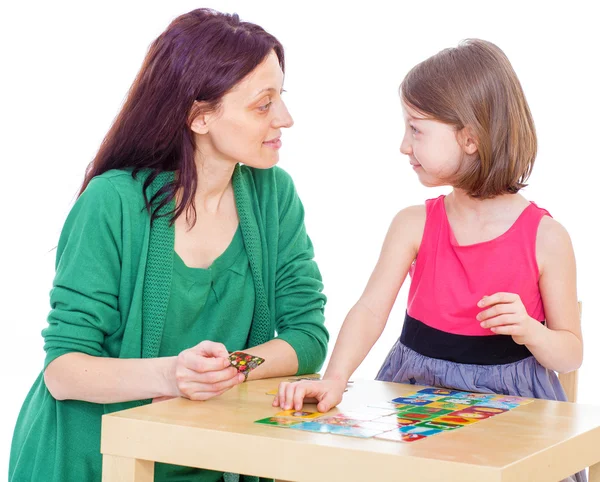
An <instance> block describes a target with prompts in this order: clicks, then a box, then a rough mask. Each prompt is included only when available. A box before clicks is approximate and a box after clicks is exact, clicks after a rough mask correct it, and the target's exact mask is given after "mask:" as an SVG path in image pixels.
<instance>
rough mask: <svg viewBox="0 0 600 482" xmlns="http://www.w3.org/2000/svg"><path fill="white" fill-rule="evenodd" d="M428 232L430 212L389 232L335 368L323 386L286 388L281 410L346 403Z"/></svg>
mask: <svg viewBox="0 0 600 482" xmlns="http://www.w3.org/2000/svg"><path fill="white" fill-rule="evenodd" d="M424 226H425V206H412V207H409V208H406V209H404V210H402V211H400V212H399V213H398V214H397V215H396V217H395V218H394V220H393V221H392V224H391V226H390V228H389V230H388V233H387V236H386V238H385V241H384V244H383V247H382V250H381V254H380V257H379V260H378V262H377V265H376V266H375V269H374V270H373V273H372V274H371V277H370V279H369V281H368V283H367V286H366V288H365V290H364V292H363V294H362V296H361V297H360V299H359V300H358V302H357V303H356V304H355V305H354V307H353V308H352V309H351V310H350V312H349V313H348V315H347V316H346V319H345V320H344V323H343V325H342V329H341V331H340V334H339V336H338V338H337V341H336V344H335V348H334V350H333V354H332V357H331V360H330V363H329V365H328V367H327V370H326V371H325V375H324V376H323V380H322V381H319V382H312V381H306V382H300V383H294V384H289V383H283V384H281V386H280V390H279V395H278V396H277V397H276V400H275V401H274V405H275V406H281V407H283V408H291V407H292V405H293V406H294V407H295V408H296V409H297V410H299V409H300V408H301V407H302V402H303V400H304V398H305V397H310V398H316V399H317V400H318V401H319V404H318V407H317V408H318V409H319V410H320V411H327V410H329V409H330V408H332V407H333V406H335V405H336V404H337V403H339V402H340V401H341V396H342V393H343V392H344V389H345V388H346V382H347V381H348V379H349V378H350V376H351V375H352V373H353V372H354V371H355V370H356V368H357V367H358V365H359V364H360V363H361V362H362V361H363V360H364V358H365V357H366V356H367V354H368V353H369V350H370V349H371V348H372V347H373V345H374V344H375V342H376V341H377V339H378V338H379V336H380V335H381V333H382V331H383V329H384V328H385V324H386V322H387V319H388V317H389V314H390V311H391V309H392V307H393V305H394V302H395V300H396V297H397V295H398V291H399V290H400V287H401V286H402V283H403V282H404V279H405V278H406V275H407V273H408V270H409V268H410V265H411V264H412V262H413V261H414V259H415V257H416V255H417V251H418V249H419V245H420V243H421V238H422V236H423V229H424Z"/></svg>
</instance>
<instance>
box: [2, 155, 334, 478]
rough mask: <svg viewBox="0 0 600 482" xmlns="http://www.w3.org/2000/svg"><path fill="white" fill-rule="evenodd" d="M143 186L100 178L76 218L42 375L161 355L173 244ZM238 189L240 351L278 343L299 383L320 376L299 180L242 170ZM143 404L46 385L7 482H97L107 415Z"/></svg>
mask: <svg viewBox="0 0 600 482" xmlns="http://www.w3.org/2000/svg"><path fill="white" fill-rule="evenodd" d="M147 174H148V173H144V174H143V175H142V174H140V175H138V177H137V179H133V177H132V175H131V173H130V171H109V172H107V173H105V174H103V175H101V176H98V177H96V178H94V179H93V180H92V182H91V183H90V184H89V185H88V187H87V189H86V190H85V192H84V193H83V194H82V195H81V196H80V197H79V199H78V200H77V202H76V203H75V205H74V206H73V209H72V210H71V212H70V213H69V216H68V217H67V220H66V222H65V225H64V228H63V231H62V233H61V236H60V239H59V243H58V248H57V255H56V276H55V278H54V283H53V289H52V291H51V294H50V304H51V311H50V314H49V316H48V327H47V328H46V329H45V330H44V331H43V336H44V339H45V344H44V348H45V350H46V361H45V365H44V366H47V365H48V364H49V363H50V362H51V361H52V360H54V359H56V358H57V357H59V356H61V355H63V354H65V353H69V352H82V353H87V354H89V355H93V356H104V357H115V358H149V357H156V356H158V355H159V351H160V347H161V342H162V335H163V330H164V324H165V320H166V317H167V311H168V304H169V299H170V294H171V282H172V278H173V262H174V248H173V247H174V232H173V228H172V227H171V226H170V225H169V220H168V219H167V218H166V217H161V218H158V219H156V220H155V221H154V222H153V223H152V227H151V226H150V216H149V214H148V212H147V210H146V209H145V206H144V199H143V195H142V186H143V182H144V180H145V178H146V176H147ZM172 179H173V173H163V174H161V175H160V176H159V177H158V178H157V179H156V180H155V181H154V182H153V183H152V185H151V187H150V190H149V194H150V196H149V197H151V196H152V194H154V193H155V192H157V191H158V189H160V187H162V186H163V185H164V184H165V183H166V182H169V181H170V180H172ZM232 182H233V188H234V193H235V199H236V207H237V210H238V215H239V218H240V230H241V233H242V237H243V242H244V247H245V250H246V254H247V256H248V263H249V266H250V272H251V274H252V280H253V285H254V296H255V301H254V310H253V318H252V322H251V327H250V332H249V334H248V339H247V341H246V343H245V346H244V348H248V347H252V346H256V345H259V344H261V343H265V342H266V341H268V340H270V339H273V338H275V337H276V336H277V337H278V338H279V339H281V340H284V341H286V342H287V343H289V344H290V346H291V347H292V348H293V349H294V350H295V351H296V354H297V356H298V374H303V373H311V372H316V371H318V370H319V369H320V367H321V366H322V364H323V362H324V360H325V356H326V352H327V341H328V333H327V330H326V329H325V326H324V316H323V310H324V305H325V296H324V295H323V294H322V292H321V291H322V287H323V285H322V282H321V276H320V273H319V270H318V268H317V265H316V263H315V262H314V260H313V256H314V253H313V248H312V243H311V242H310V239H309V238H308V236H307V234H306V230H305V227H304V210H303V208H302V203H301V202H300V199H299V198H298V196H297V194H296V191H295V189H294V186H293V183H292V180H291V178H290V177H289V175H288V174H287V173H285V171H283V170H282V169H280V168H278V167H274V168H271V169H265V170H260V169H253V168H249V167H247V166H239V165H238V166H237V167H236V169H235V171H234V174H233V178H232ZM170 208H172V206H168V207H167V209H170ZM226 302H227V301H226V300H223V303H226ZM235 329H237V327H236V328H235ZM232 330H234V328H233V327H232ZM243 330H246V331H247V327H244V328H243ZM148 402H149V401H148V400H145V401H137V402H127V403H115V404H106V405H102V404H93V403H89V402H82V401H76V400H65V401H57V400H55V399H54V398H53V397H52V396H51V395H50V393H49V392H48V390H47V388H46V386H45V384H44V379H43V372H42V373H40V375H39V376H38V378H37V380H36V382H35V383H34V385H33V387H32V389H31V391H30V392H29V394H28V395H27V398H26V400H25V402H24V404H23V407H22V409H21V413H20V414H19V418H18V420H17V424H16V427H15V431H14V435H13V442H12V447H11V455H10V465H9V481H11V482H16V481H27V482H35V481H44V482H85V481H98V482H99V481H100V474H101V455H100V426H101V416H102V414H104V413H110V412H113V411H116V410H122V409H125V408H131V407H134V406H138V405H141V404H143V403H148ZM198 403H201V402H198ZM243 479H245V480H256V478H252V477H243ZM228 480H232V478H231V477H229V478H228Z"/></svg>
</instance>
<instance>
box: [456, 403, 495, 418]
mask: <svg viewBox="0 0 600 482" xmlns="http://www.w3.org/2000/svg"><path fill="white" fill-rule="evenodd" d="M504 412H506V410H505V409H502V408H495V407H480V406H479V405H475V406H473V407H469V408H464V409H462V410H458V411H456V412H453V413H452V415H454V416H456V417H464V418H471V419H477V420H483V419H485V418H490V417H493V416H494V415H498V414H500V413H504Z"/></svg>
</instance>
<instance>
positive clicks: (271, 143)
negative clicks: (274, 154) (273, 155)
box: [263, 137, 281, 149]
mask: <svg viewBox="0 0 600 482" xmlns="http://www.w3.org/2000/svg"><path fill="white" fill-rule="evenodd" d="M263 144H264V145H265V146H267V147H270V148H271V149H279V148H280V147H281V137H276V138H275V139H271V140H270V141H265V142H263Z"/></svg>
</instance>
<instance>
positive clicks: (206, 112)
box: [188, 101, 212, 134]
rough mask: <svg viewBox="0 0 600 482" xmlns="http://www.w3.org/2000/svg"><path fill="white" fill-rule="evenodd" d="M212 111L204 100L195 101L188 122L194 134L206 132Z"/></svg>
mask: <svg viewBox="0 0 600 482" xmlns="http://www.w3.org/2000/svg"><path fill="white" fill-rule="evenodd" d="M211 115H212V111H211V110H210V108H209V106H208V105H206V103H205V102H199V101H195V102H194V105H193V106H192V109H191V110H190V115H189V117H188V122H189V125H190V129H191V130H192V131H193V132H195V133H196V134H208V130H209V125H210V118H211Z"/></svg>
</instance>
